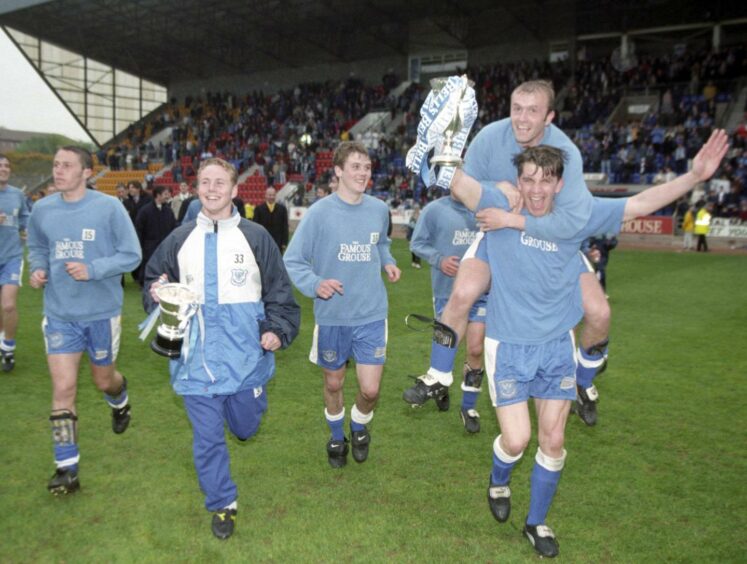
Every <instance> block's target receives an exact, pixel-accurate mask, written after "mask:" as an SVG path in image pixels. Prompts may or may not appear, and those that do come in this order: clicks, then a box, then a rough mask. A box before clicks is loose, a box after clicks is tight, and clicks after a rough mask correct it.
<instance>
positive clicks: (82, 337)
mask: <svg viewBox="0 0 747 564" xmlns="http://www.w3.org/2000/svg"><path fill="white" fill-rule="evenodd" d="M42 331H43V332H44V344H45V345H46V348H47V354H71V353H79V352H87V353H88V357H89V358H90V359H91V362H92V363H93V364H95V365H96V366H109V365H110V364H113V363H114V361H115V360H117V354H118V353H119V341H120V337H121V333H122V318H121V317H120V316H119V315H117V316H116V317H112V318H111V319H99V320H96V321H60V320H59V319H52V318H49V317H45V318H44V319H43V320H42Z"/></svg>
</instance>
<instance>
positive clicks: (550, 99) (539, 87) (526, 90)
mask: <svg viewBox="0 0 747 564" xmlns="http://www.w3.org/2000/svg"><path fill="white" fill-rule="evenodd" d="M519 92H521V93H522V94H534V93H535V92H541V93H542V94H544V95H545V97H546V98H547V111H548V112H552V111H553V110H554V109H555V89H554V88H553V86H552V82H550V81H549V80H528V81H526V82H522V83H521V84H519V86H517V87H516V88H514V91H513V92H511V97H512V98H513V95H514V94H516V93H519Z"/></svg>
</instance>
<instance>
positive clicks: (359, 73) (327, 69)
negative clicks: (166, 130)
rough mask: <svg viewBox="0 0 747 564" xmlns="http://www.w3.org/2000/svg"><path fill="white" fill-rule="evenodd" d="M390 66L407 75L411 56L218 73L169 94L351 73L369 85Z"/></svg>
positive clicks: (240, 89) (271, 88) (267, 87)
mask: <svg viewBox="0 0 747 564" xmlns="http://www.w3.org/2000/svg"><path fill="white" fill-rule="evenodd" d="M389 69H393V70H394V72H395V73H396V74H397V75H398V76H399V77H400V79H401V80H405V79H406V78H407V57H386V58H379V59H368V60H365V61H355V62H351V63H339V64H337V63H336V64H324V65H316V66H312V67H304V68H298V69H282V70H277V71H269V72H260V73H254V74H251V75H230V76H217V77H213V78H210V79H207V80H202V81H190V82H182V83H176V84H174V85H172V87H171V89H170V90H169V97H173V96H176V98H177V99H179V100H182V99H183V98H184V96H186V95H187V94H192V95H195V94H198V93H200V92H207V91H212V92H216V91H223V90H226V91H229V92H234V93H237V94H241V93H244V92H248V91H251V90H262V91H263V92H265V93H270V92H276V91H277V90H283V89H288V88H292V87H294V86H295V85H296V84H301V83H304V82H324V81H326V80H342V79H345V78H348V77H349V76H350V75H351V74H352V75H354V76H356V77H358V78H361V79H363V80H364V81H365V82H366V83H368V84H380V83H381V77H382V76H384V74H386V73H387V72H388V71H389Z"/></svg>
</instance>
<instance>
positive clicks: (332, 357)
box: [322, 351, 337, 362]
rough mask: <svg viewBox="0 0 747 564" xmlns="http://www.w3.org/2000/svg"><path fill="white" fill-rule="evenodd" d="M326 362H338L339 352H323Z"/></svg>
mask: <svg viewBox="0 0 747 564" xmlns="http://www.w3.org/2000/svg"><path fill="white" fill-rule="evenodd" d="M322 358H323V359H324V362H334V361H336V360H337V351H322Z"/></svg>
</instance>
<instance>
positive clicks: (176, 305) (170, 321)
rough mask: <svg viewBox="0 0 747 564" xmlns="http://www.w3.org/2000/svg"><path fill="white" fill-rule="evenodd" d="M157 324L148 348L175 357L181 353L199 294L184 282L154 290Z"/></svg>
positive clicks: (196, 306)
mask: <svg viewBox="0 0 747 564" xmlns="http://www.w3.org/2000/svg"><path fill="white" fill-rule="evenodd" d="M156 295H157V296H158V302H159V303H158V307H159V314H158V319H159V324H158V328H157V330H156V336H155V338H154V339H153V340H152V341H151V343H150V348H151V349H153V350H154V351H155V352H157V353H158V354H160V355H163V356H166V357H169V358H177V357H178V356H179V355H180V354H181V350H182V343H183V342H184V336H185V331H186V328H187V325H188V323H189V320H190V319H191V318H192V316H193V315H194V314H195V313H197V310H198V309H199V307H200V299H199V296H198V295H197V294H196V293H195V292H193V291H192V289H191V288H190V287H189V286H186V285H185V284H177V283H172V284H164V285H163V286H161V287H160V288H158V289H157V290H156Z"/></svg>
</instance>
